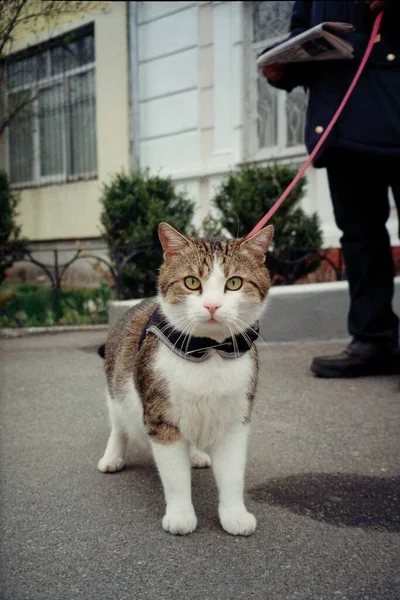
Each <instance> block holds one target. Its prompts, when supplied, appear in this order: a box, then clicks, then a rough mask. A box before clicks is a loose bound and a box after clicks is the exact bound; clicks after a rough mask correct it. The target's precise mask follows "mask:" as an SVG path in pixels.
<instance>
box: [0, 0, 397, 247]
mask: <svg viewBox="0 0 400 600" xmlns="http://www.w3.org/2000/svg"><path fill="white" fill-rule="evenodd" d="M128 4H129V3H126V2H103V3H101V6H102V8H101V9H99V8H98V5H99V3H96V2H88V5H90V7H91V12H88V13H87V14H83V15H80V16H79V18H75V19H74V18H71V17H70V18H69V19H68V20H67V21H65V22H63V23H59V24H58V25H56V26H54V27H52V29H51V31H49V29H48V28H47V29H46V28H45V29H44V30H43V31H41V32H40V35H35V37H34V39H33V38H32V36H30V37H29V36H28V34H27V32H23V35H22V34H21V37H20V39H19V40H17V46H16V48H15V49H18V48H19V47H23V46H24V45H27V44H29V43H36V42H37V41H40V40H41V39H45V38H46V37H48V36H49V35H52V36H55V35H58V34H60V33H62V32H64V31H68V30H69V29H72V28H75V27H76V26H78V25H81V24H83V23H85V22H89V21H91V20H94V21H95V44H96V92H97V98H96V101H97V140H98V149H97V150H98V178H97V179H96V180H92V181H86V182H85V181H81V182H76V183H68V184H58V185H49V186H46V187H40V188H39V187H37V188H30V189H24V190H23V191H22V192H21V197H22V202H21V206H20V222H21V224H22V227H23V234H24V235H26V236H27V237H29V238H30V239H32V240H39V241H41V240H43V241H44V240H54V239H77V238H93V237H97V236H98V235H99V215H100V210H101V208H100V204H99V196H100V193H101V186H102V183H105V182H107V181H109V178H110V176H111V175H112V174H113V173H115V172H118V171H120V170H121V169H124V170H126V171H127V170H128V169H129V167H130V155H129V143H130V133H129V132H130V125H131V123H130V110H131V109H130V102H129V98H130V89H129V81H130V76H129V69H130V68H131V69H132V71H133V70H135V72H134V73H133V72H131V76H132V77H133V81H134V82H135V84H136V82H137V86H136V87H135V88H134V89H133V90H132V93H133V94H137V96H134V99H135V101H138V122H139V130H140V131H138V137H139V138H140V139H139V143H137V140H136V139H135V140H134V147H135V149H138V156H137V157H136V158H137V159H139V161H140V165H141V166H142V167H149V169H150V170H151V171H152V172H161V173H162V174H165V175H168V176H171V178H172V180H173V181H174V183H175V185H176V186H177V187H178V188H179V189H185V190H186V191H187V192H188V194H189V196H190V197H191V198H193V199H194V200H195V202H196V207H197V210H196V217H195V220H196V224H197V225H200V223H201V221H202V220H203V218H204V217H205V216H206V215H207V213H208V211H209V210H210V200H211V198H212V196H213V194H214V192H215V190H216V189H217V187H218V186H219V185H220V183H221V181H222V180H223V178H224V177H225V176H226V174H227V173H229V171H230V170H232V169H235V168H236V167H237V166H238V165H240V163H242V162H243V161H244V160H252V159H254V158H256V157H255V156H253V155H252V154H251V152H250V153H249V148H250V147H251V145H252V144H251V143H250V144H249V139H248V138H249V135H250V136H251V135H253V134H252V129H251V128H250V127H248V121H249V114H248V112H249V109H248V96H249V89H248V87H249V83H248V81H249V80H248V77H247V74H248V71H249V68H250V67H249V60H251V58H250V55H249V52H248V46H249V40H248V27H249V18H250V16H251V14H250V9H251V6H250V5H251V3H249V2H239V1H236V2H226V1H225V2H203V1H193V0H192V1H186V2H185V1H183V2H170V1H163V2H155V1H152V2H138V3H136V5H137V24H136V23H134V24H133V25H134V26H133V27H132V23H131V24H130V25H131V31H132V30H133V31H136V34H137V48H138V51H137V63H138V64H137V65H136V64H133V65H132V66H131V67H130V66H129V44H128V33H127V32H128V22H127V13H128V11H127V7H128V6H127V5H128ZM130 4H131V6H132V5H134V3H133V2H131V3H130ZM131 18H132V17H131ZM136 68H137V72H136ZM305 157H306V153H305V149H304V150H302V152H301V153H300V154H299V155H296V156H290V154H288V156H287V157H286V159H284V160H285V161H286V162H291V161H294V160H295V161H296V163H299V164H301V162H302V161H303V160H304V159H305ZM273 158H274V157H272V159H273ZM275 158H276V157H275ZM0 161H2V163H3V164H4V163H5V162H6V157H5V155H4V148H3V154H1V148H0ZM307 179H308V186H307V193H306V196H305V198H304V199H303V201H302V204H303V207H304V209H305V210H306V211H308V212H315V211H316V212H318V214H319V216H320V218H321V223H322V228H323V232H324V238H325V240H324V243H325V246H337V245H338V244H339V235H340V232H339V231H338V229H337V228H336V226H335V224H334V219H333V213H332V208H331V202H330V197H329V190H328V186H327V180H326V173H325V171H324V170H322V171H321V170H314V169H312V168H310V169H309V171H308V175H307ZM261 216H262V215H260V217H261ZM389 230H390V233H391V237H392V242H393V244H396V243H397V220H396V215H395V211H394V210H393V211H392V216H391V219H390V221H389Z"/></svg>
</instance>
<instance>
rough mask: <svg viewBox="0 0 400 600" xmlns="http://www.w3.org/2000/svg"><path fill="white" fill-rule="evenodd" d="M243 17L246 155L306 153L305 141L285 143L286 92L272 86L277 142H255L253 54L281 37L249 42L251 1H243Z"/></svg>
mask: <svg viewBox="0 0 400 600" xmlns="http://www.w3.org/2000/svg"><path fill="white" fill-rule="evenodd" d="M244 19H245V31H246V32H247V35H246V36H245V61H244V63H245V66H246V69H245V79H244V81H245V84H246V87H247V89H248V94H245V98H246V100H245V123H246V127H247V129H248V135H247V136H246V138H247V144H246V146H247V148H246V158H247V160H249V161H251V162H258V161H268V162H272V161H274V160H284V159H296V158H299V159H301V158H303V157H305V156H307V150H306V147H305V144H298V145H296V146H287V145H286V140H287V116H286V99H287V92H285V91H283V90H277V89H276V88H272V87H271V89H273V90H274V92H275V93H276V103H277V104H276V107H277V108H276V112H277V115H276V116H277V122H276V127H277V136H276V137H277V144H276V145H274V146H269V147H266V148H260V147H259V144H258V134H257V100H258V98H257V80H258V77H259V75H258V67H257V56H258V55H259V54H260V52H261V51H262V50H263V49H264V48H265V47H266V46H267V45H272V44H274V43H275V42H276V41H279V39H281V38H282V36H281V35H279V36H277V37H275V38H269V39H268V40H264V41H260V42H253V39H254V31H253V2H245V3H244Z"/></svg>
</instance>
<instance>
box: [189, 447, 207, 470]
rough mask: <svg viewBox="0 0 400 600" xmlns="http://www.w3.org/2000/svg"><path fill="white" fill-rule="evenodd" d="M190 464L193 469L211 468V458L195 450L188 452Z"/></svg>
mask: <svg viewBox="0 0 400 600" xmlns="http://www.w3.org/2000/svg"><path fill="white" fill-rule="evenodd" d="M190 462H191V464H192V467H194V468H195V469H204V468H206V467H211V458H210V457H209V456H208V454H206V453H205V452H202V450H197V448H196V449H194V450H191V451H190Z"/></svg>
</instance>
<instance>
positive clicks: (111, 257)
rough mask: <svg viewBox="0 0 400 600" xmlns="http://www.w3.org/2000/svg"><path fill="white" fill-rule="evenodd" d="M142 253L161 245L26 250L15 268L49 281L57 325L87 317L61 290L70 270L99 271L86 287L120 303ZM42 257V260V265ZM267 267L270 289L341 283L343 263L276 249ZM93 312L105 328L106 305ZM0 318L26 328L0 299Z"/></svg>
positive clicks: (326, 253) (333, 256)
mask: <svg viewBox="0 0 400 600" xmlns="http://www.w3.org/2000/svg"><path fill="white" fill-rule="evenodd" d="M143 252H147V253H148V252H151V253H155V252H157V253H160V248H159V244H158V243H151V242H150V243H146V244H131V245H127V246H124V247H118V248H115V249H114V250H113V251H112V252H111V253H110V252H109V251H107V250H106V249H105V248H104V247H96V246H93V247H91V246H88V247H86V248H84V247H77V248H76V249H75V250H71V249H60V248H45V249H39V248H37V249H35V248H30V249H27V250H26V251H25V254H24V256H23V258H22V259H20V260H19V261H18V263H17V264H18V266H19V268H21V265H22V264H23V263H27V264H30V265H34V266H35V267H37V268H38V269H39V270H40V272H42V273H43V274H44V275H45V276H46V277H47V279H48V282H49V286H47V288H48V287H50V288H51V293H50V296H49V300H50V306H49V309H50V310H51V314H52V317H51V323H50V324H52V325H56V324H59V323H60V322H62V321H63V320H65V311H66V309H70V310H71V311H75V312H76V313H77V314H79V315H81V316H84V315H85V314H86V315H87V314H88V308H87V306H88V303H87V302H86V303H84V302H81V303H80V304H79V303H76V302H75V303H73V302H71V300H69V299H68V295H67V294H66V293H65V288H66V287H68V286H66V285H65V279H66V275H67V274H68V273H69V272H70V269H71V267H72V266H73V265H76V263H78V262H79V261H82V260H83V259H85V260H86V261H87V263H88V265H91V266H92V267H93V268H95V269H96V270H97V271H98V274H97V276H95V274H94V273H93V276H92V278H91V281H90V285H91V286H92V287H93V285H94V286H96V285H97V287H98V286H99V284H100V283H101V282H102V285H103V288H104V286H105V287H106V288H107V290H108V292H109V297H110V298H115V299H124V297H125V298H126V296H127V293H126V292H127V289H126V286H125V283H126V282H125V275H124V271H125V268H126V267H127V265H129V264H132V261H133V262H134V258H135V256H136V255H138V254H141V253H143ZM66 254H68V258H64V257H65V255H66ZM71 254H72V256H71ZM43 255H46V259H45V260H44V259H43ZM47 256H48V258H47ZM39 257H40V258H39ZM266 264H267V266H268V268H269V270H270V272H271V280H272V284H273V285H293V284H295V283H307V282H310V281H327V280H328V281H340V280H343V279H345V269H344V263H343V259H342V254H341V252H340V250H317V249H315V248H306V249H304V248H302V249H297V248H291V249H286V250H282V249H281V250H280V249H276V250H275V251H273V252H271V253H269V254H268V256H267V260H266ZM14 279H15V278H14ZM24 279H25V280H26V277H25V278H22V279H21V278H20V283H21V282H22V281H24ZM36 279H37V277H36ZM37 285H38V287H39V288H44V287H46V286H44V285H43V282H41V284H40V285H39V284H37ZM81 287H85V286H81ZM75 289H76V287H75ZM93 289H95V287H94V288H93ZM154 291H155V290H154ZM134 296H135V292H134V290H132V294H131V297H134ZM11 308H12V307H11ZM97 308H98V310H97V311H96V310H94V311H93V310H92V312H91V321H90V322H98V321H99V318H100V317H101V319H102V320H103V322H104V320H105V319H106V313H107V306H106V302H103V303H100V304H99V306H98V307H97ZM1 316H2V317H3V325H4V321H5V322H6V324H7V325H8V326H14V327H15V326H16V327H22V326H24V325H26V323H25V322H24V320H23V319H21V318H20V317H19V316H18V314H14V315H13V314H12V311H10V307H9V306H8V305H7V298H6V299H5V300H2V298H1V296H0V317H1ZM101 319H100V320H101Z"/></svg>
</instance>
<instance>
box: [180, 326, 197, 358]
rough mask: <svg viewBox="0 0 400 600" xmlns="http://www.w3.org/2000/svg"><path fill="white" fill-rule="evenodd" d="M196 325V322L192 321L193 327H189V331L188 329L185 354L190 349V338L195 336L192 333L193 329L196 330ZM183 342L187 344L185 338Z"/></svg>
mask: <svg viewBox="0 0 400 600" xmlns="http://www.w3.org/2000/svg"><path fill="white" fill-rule="evenodd" d="M195 327H196V323H192V326H191V328H189V331H188V333H187V336H186V338H187V339H186V338H185V339H186V346H185V354H186V352H187V351H188V348H189V344H190V340H191V339H192V337H193V335H192V334H193V331H194V328H195ZM183 344H185V340H184V341H183Z"/></svg>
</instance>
